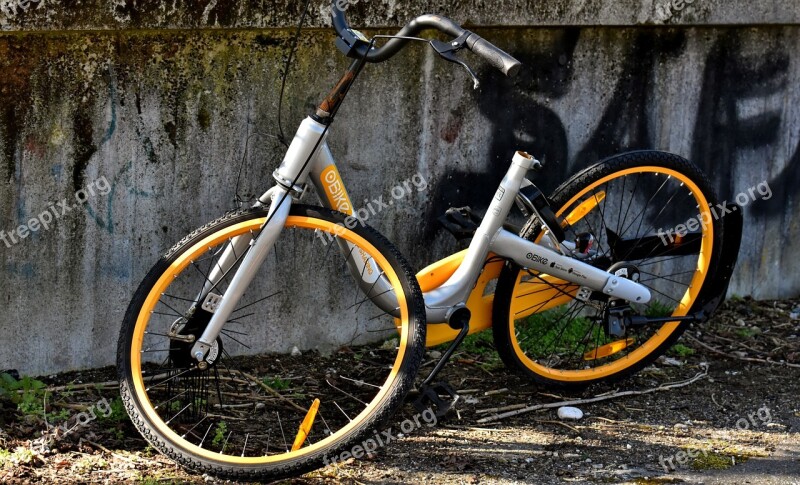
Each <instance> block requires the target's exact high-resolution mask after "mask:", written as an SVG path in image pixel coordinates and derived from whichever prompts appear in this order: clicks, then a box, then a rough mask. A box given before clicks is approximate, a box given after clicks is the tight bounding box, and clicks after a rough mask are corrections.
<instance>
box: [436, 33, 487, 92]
mask: <svg viewBox="0 0 800 485" xmlns="http://www.w3.org/2000/svg"><path fill="white" fill-rule="evenodd" d="M467 37H469V32H467V33H465V34H463V35H461V36H460V37H458V38H457V39H455V40H454V41H452V42H450V43H449V44H448V43H447V42H442V41H440V40H436V39H434V40H431V41H430V44H431V47H433V50H435V51H436V53H437V54H439V57H441V58H442V59H444V60H445V61H448V62H452V63H454V64H458V65H460V66H461V67H463V68H464V69H466V70H467V72H468V73H469V75H470V77H472V82H473V83H474V86H473V88H474V89H478V88H480V87H481V82H480V81H479V80H478V75H477V74H475V71H473V70H472V68H471V67H469V65H467V63H466V62H464V61H462V60H461V59H459V58H458V57H456V52H458V51H460V50H461V49H463V48H464V47H466V45H467Z"/></svg>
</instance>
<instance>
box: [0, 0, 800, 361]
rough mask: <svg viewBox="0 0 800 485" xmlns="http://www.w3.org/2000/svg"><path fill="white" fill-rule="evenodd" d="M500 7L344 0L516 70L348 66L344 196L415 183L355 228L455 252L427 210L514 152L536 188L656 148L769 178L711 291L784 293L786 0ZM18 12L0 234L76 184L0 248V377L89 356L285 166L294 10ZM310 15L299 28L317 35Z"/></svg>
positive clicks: (315, 48)
mask: <svg viewBox="0 0 800 485" xmlns="http://www.w3.org/2000/svg"><path fill="white" fill-rule="evenodd" d="M499 3H500V4H501V6H504V7H506V9H505V10H504V9H502V8H498V7H497V2H477V3H474V4H473V3H472V2H456V3H452V2H443V1H428V2H425V1H419V2H407V4H406V5H405V6H402V7H401V6H398V4H397V3H395V2H393V1H392V2H389V1H383V2H377V1H375V2H370V3H369V7H370V8H369V9H367V3H366V2H363V1H362V2H360V3H359V4H357V5H355V6H354V7H353V8H352V13H353V15H354V17H353V18H354V19H362V20H361V22H365V23H366V24H367V25H372V26H389V25H400V24H402V23H404V22H405V21H406V20H408V19H409V18H410V17H411V16H412V15H411V14H410V12H422V11H437V12H440V13H442V14H444V15H449V16H452V17H453V18H455V19H456V20H459V21H469V22H470V23H472V24H475V25H478V26H479V27H475V30H477V31H478V32H480V33H481V34H482V35H483V36H485V37H487V38H489V39H492V40H493V41H495V42H496V43H497V44H498V45H500V46H503V47H505V48H507V49H508V50H509V51H510V52H512V53H513V54H515V55H516V56H517V57H519V58H520V59H521V60H523V61H524V62H525V64H526V68H525V69H524V71H523V73H522V75H521V76H519V77H518V78H517V79H516V80H514V81H508V80H506V79H504V78H502V77H501V76H499V75H497V74H496V73H495V72H493V71H490V70H489V69H487V68H485V67H482V65H481V63H480V61H479V60H477V59H476V58H474V57H472V58H469V59H470V62H471V63H472V64H473V65H474V66H475V67H479V68H480V69H479V74H480V76H481V78H482V79H483V81H484V85H483V88H482V89H481V90H480V91H477V92H476V91H473V90H472V89H471V83H470V82H469V81H468V79H467V77H466V75H465V74H464V73H463V72H461V71H460V70H459V69H457V68H454V67H453V66H452V65H447V64H444V63H442V62H440V61H438V60H437V59H436V58H435V57H434V56H433V55H431V53H430V52H427V51H426V50H425V49H423V48H422V47H419V46H416V47H412V48H409V49H407V51H405V52H404V53H402V54H401V55H400V56H398V57H397V58H396V59H395V60H393V61H392V62H391V63H388V64H384V65H379V66H373V67H370V69H369V70H368V71H366V73H365V74H364V76H363V77H362V78H361V80H360V81H359V83H358V85H357V86H356V87H355V88H354V90H353V92H352V94H351V97H350V98H349V100H348V101H349V102H348V103H347V104H346V105H345V106H344V108H343V110H342V112H341V113H340V116H339V119H338V124H337V125H336V126H335V127H334V129H333V132H332V145H333V150H334V153H335V155H336V156H337V157H338V159H339V160H340V169H341V171H342V174H343V176H344V178H345V180H346V181H347V182H348V185H349V186H350V188H351V190H352V192H353V200H354V201H358V200H363V199H364V198H366V197H367V196H370V195H378V194H387V193H388V192H389V190H390V189H391V188H392V186H393V185H394V184H396V183H397V182H398V181H402V180H405V179H407V178H409V177H411V176H412V175H414V174H415V173H420V174H422V175H423V176H424V177H425V178H426V179H428V180H429V181H431V182H433V184H432V187H431V188H430V189H429V190H428V191H426V192H423V193H419V194H417V195H416V196H415V198H413V199H410V200H409V205H407V206H405V207H402V206H399V207H397V206H396V207H393V208H391V209H389V210H387V211H386V212H384V213H383V214H382V215H381V216H380V218H375V219H372V220H370V223H372V224H373V225H375V226H376V227H378V228H379V229H380V230H381V231H382V232H384V233H385V234H387V235H388V236H390V238H391V239H393V240H394V241H395V242H396V243H397V245H398V246H399V247H400V248H401V250H403V251H404V252H405V253H406V254H407V255H408V257H409V259H410V260H411V261H412V263H413V264H414V265H416V266H417V267H421V266H422V265H424V264H426V263H428V262H431V261H433V260H435V259H436V258H439V257H442V256H444V255H446V254H449V253H450V252H452V251H453V244H452V242H451V237H450V236H449V235H447V234H445V233H443V231H441V230H439V229H438V227H437V226H436V225H435V222H434V221H435V219H436V217H437V216H438V215H439V214H441V212H442V211H443V210H444V209H446V208H447V207H449V206H450V205H467V204H470V205H472V206H473V207H475V208H478V209H480V208H482V207H483V206H485V205H486V202H488V200H489V198H490V197H491V194H492V192H493V190H494V189H493V187H495V186H496V182H498V181H499V178H500V177H501V176H502V173H503V172H504V171H505V168H506V166H507V159H508V156H509V154H510V153H512V151H513V150H514V149H518V148H523V149H528V150H529V151H531V152H532V153H535V154H537V155H538V156H540V157H544V158H545V159H546V161H547V163H548V169H547V171H546V173H545V174H542V175H540V177H539V182H540V185H542V186H543V187H544V188H546V189H552V188H554V187H555V186H556V185H557V183H558V182H559V181H561V180H563V179H564V178H566V177H567V176H568V175H569V174H571V173H573V172H575V171H576V170H578V169H580V168H582V167H585V166H587V165H588V164H590V163H592V162H593V161H595V160H597V159H598V158H601V157H603V156H606V155H609V154H612V153H616V152H618V151H621V150H626V149H632V148H645V147H654V148H659V149H664V150H668V151H673V152H676V153H679V154H681V155H684V156H687V157H689V158H692V159H694V160H695V161H696V162H697V163H698V164H700V165H701V166H702V167H704V168H705V169H706V170H707V171H708V172H709V174H710V175H711V177H712V179H713V180H714V183H715V184H716V186H717V189H718V190H719V192H720V194H721V196H722V197H724V198H733V197H734V196H735V195H736V194H738V193H739V192H741V191H742V190H746V189H748V188H750V187H753V186H755V185H757V184H758V183H760V182H764V181H767V182H769V184H770V187H771V188H772V191H773V197H772V198H771V199H770V200H768V201H758V202H754V203H753V204H751V205H750V206H749V207H748V208H747V210H746V213H745V224H746V229H745V242H744V244H743V249H742V252H741V255H740V265H739V268H738V270H737V272H736V274H735V277H734V282H733V284H732V288H731V291H732V292H733V293H737V294H740V295H747V294H749V295H753V296H755V297H758V298H778V297H789V296H796V295H797V294H798V292H799V291H800V276H798V275H800V258H797V257H796V253H797V252H798V251H800V242H798V241H800V227H798V225H799V224H800V218H798V217H797V216H798V204H800V200H798V196H797V187H798V184H799V183H800V84H798V82H797V79H800V54H798V52H800V27H799V26H798V23H800V8H799V7H797V5H796V4H795V2H794V1H778V0H775V1H773V2H771V3H769V2H768V3H760V4H759V5H758V6H753V5H750V4H749V2H748V3H745V2H743V1H734V2H726V3H722V2H718V1H712V0H708V1H705V2H704V1H703V0H696V1H695V2H694V3H693V4H692V5H689V6H687V7H685V8H684V9H682V10H680V11H676V12H673V14H672V16H671V17H669V18H661V17H662V16H663V15H662V14H663V12H664V10H663V5H662V4H661V3H659V2H652V3H651V2H633V1H631V2H604V3H603V4H601V3H600V2H584V1H578V0H573V1H562V2H530V3H531V5H527V4H526V3H524V2H517V3H515V2H499ZM534 3H535V4H536V5H534ZM229 4H230V5H229ZM410 4H413V5H411V6H409V5H410ZM541 4H546V5H545V6H541ZM20 5H21V2H15V1H9V0H0V11H1V12H2V13H0V28H2V29H3V32H0V174H2V178H0V231H2V230H5V232H6V233H10V232H11V231H13V230H15V229H16V228H17V227H18V226H20V225H21V224H27V223H28V221H29V220H30V219H31V218H34V217H36V216H37V215H38V214H40V213H43V212H44V211H46V210H48V208H50V207H51V206H56V207H54V208H55V209H56V212H57V213H58V214H60V213H61V212H62V209H59V207H58V203H59V202H60V201H62V200H64V199H69V200H70V201H72V200H73V197H74V194H75V193H76V191H78V190H80V189H85V188H86V187H91V188H92V189H93V191H94V195H92V194H89V195H88V200H87V202H86V203H85V204H81V205H79V207H78V208H76V209H73V210H71V211H69V212H67V213H65V214H64V215H59V216H58V217H56V218H54V219H55V220H54V221H53V222H52V223H51V224H50V225H51V227H50V228H49V229H48V230H44V229H43V228H40V230H38V231H36V232H35V233H33V234H31V235H30V236H28V237H27V238H26V239H24V240H21V241H19V242H18V243H16V244H13V243H12V244H9V245H8V246H10V247H8V246H7V245H6V244H4V243H3V242H2V241H0V265H2V271H1V272H0V288H3V290H4V291H3V292H2V295H0V299H1V300H0V301H2V306H3V312H2V313H0V332H2V336H3V345H2V346H0V369H3V368H17V369H19V370H20V371H21V372H24V373H45V372H53V371H58V370H65V369H75V368H82V367H90V366H100V365H108V364H111V363H113V357H114V352H115V344H116V336H117V332H118V330H119V324H120V321H121V319H122V314H123V312H124V310H125V307H126V305H127V303H128V300H129V299H130V297H131V295H132V293H133V291H134V289H135V287H136V285H137V284H138V282H139V281H140V279H141V278H142V277H143V275H144V274H145V272H146V271H147V270H148V268H149V266H150V265H151V264H152V263H153V262H154V261H155V260H156V259H157V257H158V255H159V254H160V253H161V252H163V251H164V250H165V249H167V248H168V247H169V246H171V245H172V244H173V243H175V242H176V241H177V240H179V239H180V238H181V236H183V235H184V234H185V233H187V232H188V231H190V230H191V229H193V228H194V227H196V226H199V225H201V224H202V223H204V222H207V221H208V220H210V219H213V218H215V217H217V216H218V215H220V214H221V213H222V212H224V211H225V210H227V209H229V208H231V207H232V206H233V199H234V184H235V181H236V180H235V179H236V168H237V167H238V164H239V163H241V161H242V160H244V161H245V164H244V177H243V180H244V183H243V185H242V187H241V188H240V194H241V195H244V196H247V195H251V194H254V193H260V191H261V190H263V188H264V187H265V186H266V185H267V184H269V181H270V177H269V174H270V173H271V171H272V169H273V168H274V166H275V165H276V164H277V163H278V161H279V160H280V157H281V155H282V154H281V152H280V147H279V145H278V144H277V143H276V141H275V140H274V139H273V138H271V137H269V136H267V135H272V134H275V133H276V132H277V103H278V90H279V87H280V69H281V68H282V59H283V56H284V55H285V48H286V46H287V45H288V42H289V39H290V38H291V34H292V31H291V29H289V28H288V27H289V26H290V25H291V24H292V23H293V22H294V21H295V19H296V17H297V15H298V13H299V12H298V8H299V7H298V6H297V3H296V2H277V3H272V2H255V1H250V2H243V3H242V2H237V3H236V4H235V5H236V7H235V8H234V7H232V6H231V5H233V3H232V2H226V1H222V0H220V1H219V2H217V1H211V2H209V3H203V4H200V6H196V4H191V5H194V6H191V5H190V4H189V3H188V2H147V6H142V5H140V2H130V1H119V2H111V3H106V2H93V1H89V2H85V1H84V2H52V1H45V0H42V1H41V2H38V3H37V2H32V1H31V2H28V3H25V4H24V5H25V6H26V7H28V10H27V11H24V10H23V9H22V8H21V7H20ZM612 5H613V7H612ZM11 7H14V10H13V11H12V10H11ZM322 8H323V6H322V4H318V5H316V7H315V10H314V12H315V13H314V15H313V16H312V19H311V20H312V24H313V25H319V26H321V25H323V24H324V22H323V21H322V20H320V19H321V14H320V13H319V12H321V11H322ZM659 9H660V10H659ZM386 12H389V13H388V15H387V13H386ZM508 12H511V14H509V13H508ZM363 19H366V20H363ZM387 19H388V20H387ZM357 22H360V21H359V20H354V24H355V23H357ZM540 24H550V25H552V26H551V27H540V26H538V25H540ZM662 24H663V25H662ZM725 24H742V25H739V26H736V25H725ZM480 26H491V28H490V27H480ZM197 27H203V28H200V29H197ZM223 27H224V28H223ZM496 27H502V28H496ZM331 40H332V37H331V34H330V33H329V32H328V31H327V30H314V29H312V30H310V31H308V32H306V33H304V35H303V38H302V42H301V46H300V49H299V51H298V57H297V62H296V64H295V65H294V67H293V69H292V73H291V78H290V83H289V86H288V90H287V98H286V103H285V113H284V126H285V129H286V131H288V132H290V133H289V135H291V131H292V130H293V128H294V127H295V126H296V125H297V123H299V121H300V120H301V119H302V117H303V116H304V115H305V114H306V113H307V112H308V111H309V109H310V108H311V107H312V106H314V105H315V104H316V102H317V101H319V99H320V98H321V95H322V94H324V93H325V92H326V90H327V88H329V87H330V86H331V85H332V84H333V83H334V82H335V81H336V79H337V78H338V75H339V74H340V71H342V69H343V68H344V67H345V65H346V61H345V60H344V59H343V58H342V57H341V56H340V55H339V54H338V51H335V49H334V47H333V46H332V42H331ZM377 173H380V174H381V175H382V177H381V178H378V177H376V176H375V174H377ZM106 181H107V182H108V185H105V182H106ZM104 189H107V190H104ZM70 203H71V204H72V202H70Z"/></svg>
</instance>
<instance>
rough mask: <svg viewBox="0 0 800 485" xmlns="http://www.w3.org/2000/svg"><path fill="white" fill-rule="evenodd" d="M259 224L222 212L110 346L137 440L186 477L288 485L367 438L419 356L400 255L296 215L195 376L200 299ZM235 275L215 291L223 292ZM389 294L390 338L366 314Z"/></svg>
mask: <svg viewBox="0 0 800 485" xmlns="http://www.w3.org/2000/svg"><path fill="white" fill-rule="evenodd" d="M266 217H267V210H266V209H257V210H254V209H251V210H246V211H240V212H236V213H233V214H229V215H227V216H225V217H223V218H221V219H219V220H217V221H215V222H212V223H210V224H208V225H206V226H205V227H203V228H201V229H198V230H197V231H195V232H194V233H192V234H191V235H189V236H187V237H186V238H185V239H184V240H183V241H181V242H180V243H178V244H177V245H176V246H175V247H174V248H172V249H171V250H170V251H169V252H168V253H167V254H166V255H165V256H164V257H163V258H162V259H161V260H160V261H159V262H158V263H157V264H156V265H155V266H154V267H153V269H152V270H151V271H150V273H149V274H148V275H147V277H146V278H145V279H144V281H143V282H142V284H141V285H140V287H139V289H138V290H137V292H136V294H135V296H134V298H133V301H132V302H131V304H130V306H129V308H128V311H127V313H126V316H125V320H124V322H123V327H122V331H121V334H120V339H119V346H118V372H119V378H120V386H121V387H120V390H121V394H122V399H123V402H124V404H125V407H126V409H127V410H128V413H129V414H130V416H131V419H132V421H133V423H134V424H135V425H136V427H137V428H138V429H139V431H140V432H141V433H142V435H143V436H144V437H145V439H147V440H148V441H149V442H150V443H151V444H152V445H153V446H154V447H155V448H157V449H158V450H160V451H161V452H163V453H165V454H166V455H168V456H170V457H171V458H173V459H174V460H176V461H178V462H179V463H181V464H182V465H184V466H187V467H189V468H192V469H194V470H198V471H202V472H207V473H211V474H214V475H217V476H222V477H229V478H235V479H248V480H253V479H270V480H272V479H276V478H281V477H286V476H292V475H296V474H299V473H302V472H305V471H308V470H310V469H314V468H317V467H319V466H322V465H325V464H328V463H330V462H332V461H334V460H335V458H336V456H337V453H339V452H341V451H343V450H345V449H347V448H348V447H350V446H352V445H354V444H355V443H359V442H361V440H363V439H367V440H368V438H370V437H372V436H374V434H375V433H376V432H377V431H379V429H378V428H377V427H378V426H380V424H381V423H382V422H383V421H384V420H386V419H388V418H389V417H390V416H391V414H392V413H393V412H394V411H395V410H396V409H397V408H398V407H399V406H400V405H401V404H402V401H403V398H404V396H405V395H406V394H407V392H408V391H409V389H410V387H411V386H412V384H413V380H414V378H415V376H416V374H417V370H418V367H419V363H420V361H421V359H422V355H423V352H424V342H425V325H424V303H423V300H422V294H421V292H420V290H419V287H418V285H417V282H416V279H415V278H414V275H413V272H412V271H411V270H410V267H409V265H408V264H407V263H406V262H405V261H404V260H403V259H402V257H401V255H400V254H399V253H398V251H397V250H396V249H395V248H394V247H392V246H391V245H390V244H389V243H388V241H386V240H385V239H384V238H383V237H382V236H380V235H379V234H378V233H377V232H375V231H374V230H372V229H370V228H368V227H365V226H361V227H359V226H356V227H353V228H352V229H350V228H348V227H347V225H346V224H345V221H346V219H345V218H346V216H345V215H344V214H341V213H337V212H333V211H330V210H327V209H322V208H313V207H308V206H294V207H293V208H292V210H291V213H290V216H289V218H288V220H287V222H286V225H285V228H284V230H283V232H282V234H281V236H280V237H279V239H278V242H277V244H276V245H275V248H274V249H273V253H274V254H272V255H270V257H269V258H268V260H267V261H266V262H265V263H264V264H263V267H262V268H260V269H259V273H258V275H257V276H256V278H255V280H254V281H253V283H252V284H251V285H250V286H249V288H248V290H247V292H246V293H245V294H244V296H243V297H242V299H241V301H240V303H239V306H238V308H237V309H236V310H235V311H234V312H233V314H232V315H231V318H230V320H229V321H228V322H227V323H226V324H225V326H224V328H223V330H222V333H221V334H220V337H219V339H218V340H217V342H216V343H215V344H214V346H213V347H212V349H211V351H210V354H209V358H208V359H207V360H208V361H209V362H210V365H209V367H208V368H207V369H204V370H201V369H200V368H198V366H197V362H196V361H194V360H193V359H192V358H191V357H190V349H191V347H192V345H193V343H192V338H195V339H196V338H197V337H199V335H200V334H201V333H202V330H203V329H204V328H205V326H206V325H207V324H208V321H209V319H210V316H211V314H210V313H208V312H207V311H206V310H204V309H203V307H202V305H201V304H196V303H195V302H196V301H197V299H198V295H199V294H201V293H204V292H206V293H207V291H206V290H207V288H208V287H207V283H208V281H209V276H210V275H211V273H212V272H213V271H214V269H215V268H217V269H219V267H220V263H219V261H220V258H221V256H222V254H223V249H224V248H225V247H226V246H227V245H228V244H229V243H230V242H231V241H232V240H234V238H236V237H238V236H244V237H249V236H255V237H257V235H258V231H259V229H260V227H261V226H262V225H263V224H264V222H265V220H266ZM247 247H248V248H249V246H247ZM342 248H345V249H346V250H345V251H344V252H343V251H342V250H341V249H342ZM245 251H246V250H245ZM243 256H244V254H236V258H237V260H238V261H241V259H242V257H243ZM350 256H354V259H352V260H351V262H352V261H356V262H357V263H358V264H360V266H358V267H359V268H361V275H362V276H363V277H364V278H365V279H368V280H369V281H370V282H371V283H372V285H371V287H369V288H368V289H366V290H365V289H363V288H364V287H363V286H359V285H358V284H356V282H355V279H354V278H353V277H352V274H351V270H350V269H349V268H350V267H349V266H348V263H347V260H348V259H349V257H350ZM238 267H239V263H238V262H237V263H236V264H235V265H234V266H233V270H232V271H230V272H228V273H227V274H226V276H225V277H224V278H222V280H221V281H220V282H219V284H218V285H217V286H216V287H215V288H213V289H212V292H213V293H216V294H219V295H222V294H224V292H225V289H226V288H227V286H228V283H229V281H230V279H231V278H232V275H233V274H234V271H235V270H236V269H238ZM373 282H374V283H373ZM382 284H388V288H387V287H385V286H381V285H382ZM204 287H205V288H206V290H204ZM377 288H382V289H381V294H378V293H377ZM391 293H393V295H394V298H395V300H394V301H396V304H397V307H396V309H395V310H394V311H393V312H392V313H395V314H396V315H397V317H398V318H399V320H398V322H399V324H398V325H399V327H397V326H396V323H395V316H394V315H389V314H387V313H385V312H384V311H383V310H381V309H379V308H378V306H376V305H375V304H374V303H373V302H374V301H375V300H376V299H377V298H381V297H386V296H387V295H389V294H391ZM201 303H202V302H201ZM295 346H296V347H297V349H296V350H294V347H295ZM298 350H299V351H300V352H298ZM373 441H374V440H373Z"/></svg>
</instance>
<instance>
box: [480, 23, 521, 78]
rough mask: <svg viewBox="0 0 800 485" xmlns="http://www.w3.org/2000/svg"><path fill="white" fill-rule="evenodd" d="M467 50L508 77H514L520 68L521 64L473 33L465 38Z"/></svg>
mask: <svg viewBox="0 0 800 485" xmlns="http://www.w3.org/2000/svg"><path fill="white" fill-rule="evenodd" d="M467 48H469V50H471V51H472V52H474V53H475V54H477V55H479V56H481V57H483V58H484V59H486V61H487V62H488V63H489V64H491V65H492V66H494V67H496V68H497V69H499V70H500V71H502V72H503V74H505V75H506V76H508V77H514V76H515V75H516V74H517V73H518V72H519V69H520V68H521V67H522V63H521V62H519V61H518V60H516V59H514V58H513V57H512V56H510V55H509V54H507V53H506V52H505V51H503V50H502V49H500V48H498V47H497V46H495V45H494V44H492V43H491V42H489V41H488V40H486V39H484V38H483V37H481V36H480V35H478V34H476V33H474V32H471V33H470V35H469V37H467Z"/></svg>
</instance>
